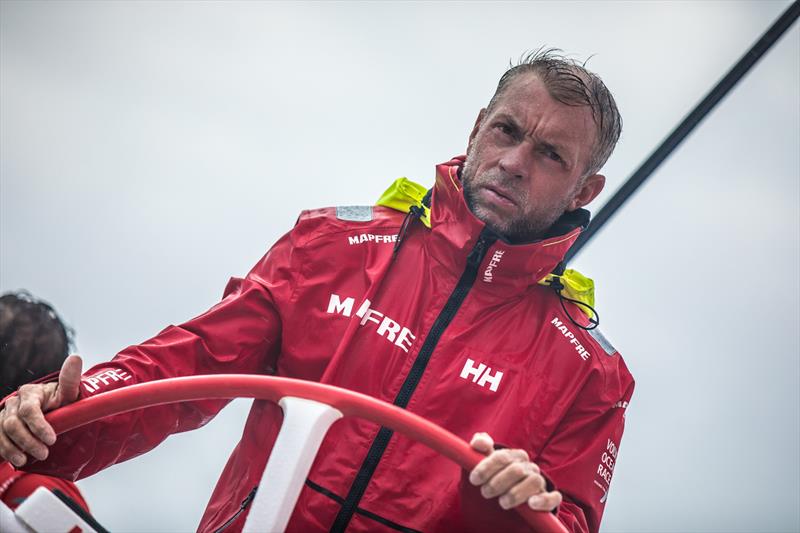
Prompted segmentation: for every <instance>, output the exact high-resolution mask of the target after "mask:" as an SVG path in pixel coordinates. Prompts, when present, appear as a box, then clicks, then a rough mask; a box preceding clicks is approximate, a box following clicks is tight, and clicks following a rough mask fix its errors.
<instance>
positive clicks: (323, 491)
mask: <svg viewBox="0 0 800 533" xmlns="http://www.w3.org/2000/svg"><path fill="white" fill-rule="evenodd" d="M306 485H308V487H309V488H311V489H312V490H315V491H317V492H319V493H320V494H322V495H324V496H327V497H328V498H330V499H331V500H333V501H335V502H336V503H338V504H339V505H341V504H343V503H344V498H342V497H341V496H339V495H338V494H336V493H334V492H333V491H330V490H328V489H326V488H325V487H323V486H322V485H318V484H316V483H314V482H313V481H311V480H310V479H306ZM356 514H360V515H361V516H364V517H366V518H369V519H371V520H374V521H376V522H378V523H379V524H383V525H384V526H386V527H388V528H389V529H395V530H397V531H402V532H403V533H422V532H421V531H418V530H416V529H411V528H410V527H406V526H401V525H400V524H398V523H396V522H392V521H391V520H389V519H388V518H384V517H382V516H381V515H378V514H375V513H371V512H369V511H367V510H366V509H362V508H361V507H356Z"/></svg>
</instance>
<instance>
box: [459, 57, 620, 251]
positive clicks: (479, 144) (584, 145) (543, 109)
mask: <svg viewBox="0 0 800 533" xmlns="http://www.w3.org/2000/svg"><path fill="white" fill-rule="evenodd" d="M595 138H596V126H595V124H594V121H593V120H592V115H591V110H590V108H589V107H587V106H569V105H566V104H562V103H561V102H559V101H557V100H555V99H554V98H553V97H552V96H550V94H549V92H548V91H547V88H546V87H545V86H544V84H543V83H542V82H541V81H540V80H539V78H538V77H537V76H536V75H535V74H530V73H527V74H522V75H520V76H519V77H518V78H516V79H514V80H512V82H511V83H510V85H509V86H508V87H507V88H506V90H505V92H504V93H503V94H501V96H500V98H499V99H498V100H497V101H496V103H495V105H494V106H493V108H492V109H491V110H489V111H488V112H487V110H482V111H481V113H480V115H479V116H478V120H477V121H476V123H475V128H474V129H473V131H472V134H471V135H470V142H469V148H468V150H467V160H466V163H465V165H464V169H463V171H462V175H461V179H462V183H463V185H464V195H465V197H466V200H467V204H468V205H469V207H470V209H471V210H472V212H473V213H474V214H475V216H476V217H478V218H479V219H480V220H482V221H483V222H484V223H485V224H486V225H487V226H489V227H490V228H492V229H494V230H495V231H496V232H498V233H499V234H500V235H502V236H504V237H505V238H506V239H507V240H509V241H510V242H527V241H531V240H535V239H538V238H541V236H542V235H543V234H544V233H545V232H546V231H547V229H548V228H549V227H550V226H551V225H552V224H553V222H555V221H556V220H557V219H558V218H559V217H560V216H561V215H562V214H563V213H564V212H565V211H572V210H574V209H577V208H579V207H582V206H583V205H585V204H587V203H589V201H591V200H592V199H593V198H594V197H595V196H596V195H597V194H598V193H599V192H600V190H601V189H602V186H603V183H604V181H605V180H604V178H603V177H602V176H600V175H594V176H585V172H586V169H587V167H588V164H589V160H590V156H591V149H592V146H594V142H595Z"/></svg>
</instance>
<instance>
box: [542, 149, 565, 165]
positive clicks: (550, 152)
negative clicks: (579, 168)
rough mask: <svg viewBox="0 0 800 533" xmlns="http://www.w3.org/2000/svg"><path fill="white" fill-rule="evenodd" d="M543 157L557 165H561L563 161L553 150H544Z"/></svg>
mask: <svg viewBox="0 0 800 533" xmlns="http://www.w3.org/2000/svg"><path fill="white" fill-rule="evenodd" d="M545 155H547V157H549V158H550V159H552V160H553V161H555V162H557V163H561V162H562V161H563V159H561V156H560V155H558V154H557V153H555V152H554V151H553V150H545Z"/></svg>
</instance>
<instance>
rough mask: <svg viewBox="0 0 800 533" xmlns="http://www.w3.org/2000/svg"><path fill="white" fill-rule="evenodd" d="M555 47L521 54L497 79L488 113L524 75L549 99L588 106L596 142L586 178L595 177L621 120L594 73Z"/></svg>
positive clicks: (618, 130) (611, 98)
mask: <svg viewBox="0 0 800 533" xmlns="http://www.w3.org/2000/svg"><path fill="white" fill-rule="evenodd" d="M561 52H562V50H559V49H558V48H539V49H538V50H534V51H533V52H529V53H527V54H523V55H522V57H520V59H519V61H518V62H517V63H516V64H513V63H511V64H510V65H509V69H508V70H507V71H506V72H505V74H503V76H502V77H501V78H500V82H499V83H498V84H497V90H496V91H495V93H494V96H492V99H491V101H490V102H489V105H488V106H487V112H491V111H492V109H493V108H494V106H495V105H496V104H497V102H498V100H499V99H500V97H501V96H502V95H503V93H504V92H505V90H506V88H507V87H508V86H509V84H510V83H511V82H512V81H513V80H514V79H516V78H517V77H518V76H520V75H522V74H526V73H532V74H536V76H537V77H538V78H539V79H540V80H541V81H542V83H543V84H544V86H545V87H546V88H547V90H548V92H549V93H550V96H552V97H553V98H554V99H556V100H557V101H559V102H561V103H562V104H565V105H571V106H589V108H591V110H592V119H593V120H594V123H595V125H596V126H597V140H596V142H595V146H594V147H592V151H591V156H590V160H589V164H588V167H587V169H586V172H585V175H587V176H588V175H590V174H595V173H597V171H599V170H600V169H601V168H602V167H603V165H605V163H606V161H608V158H609V157H610V156H611V153H612V152H613V151H614V147H615V146H616V145H617V141H618V140H619V137H620V134H621V133H622V117H621V116H620V114H619V109H618V108H617V103H616V101H615V100H614V97H613V96H612V95H611V92H610V91H609V90H608V88H607V87H606V86H605V84H604V83H603V80H601V79H600V77H599V76H598V75H597V74H594V73H593V72H590V71H589V70H587V69H586V67H585V65H586V62H583V63H578V62H577V61H575V60H574V59H571V58H569V57H566V56H564V55H563V54H562V53H561Z"/></svg>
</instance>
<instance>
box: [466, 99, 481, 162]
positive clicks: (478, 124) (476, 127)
mask: <svg viewBox="0 0 800 533" xmlns="http://www.w3.org/2000/svg"><path fill="white" fill-rule="evenodd" d="M485 117H486V108H485V107H484V108H483V109H481V110H480V112H479V113H478V118H476V119H475V125H474V126H472V132H471V133H470V134H469V142H468V143H467V153H469V151H470V149H471V148H472V143H473V141H475V137H476V136H477V135H478V130H480V129H481V123H482V122H483V119H484V118H485Z"/></svg>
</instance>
